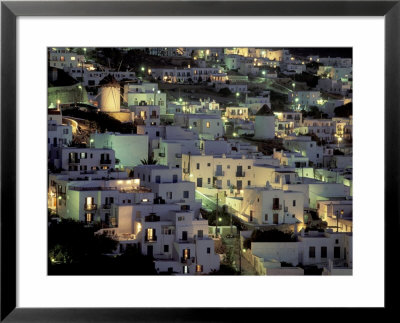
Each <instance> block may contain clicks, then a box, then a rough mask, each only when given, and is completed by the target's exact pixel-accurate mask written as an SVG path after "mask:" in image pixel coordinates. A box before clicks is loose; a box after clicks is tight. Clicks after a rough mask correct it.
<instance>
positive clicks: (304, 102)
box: [288, 91, 321, 109]
mask: <svg viewBox="0 0 400 323" xmlns="http://www.w3.org/2000/svg"><path fill="white" fill-rule="evenodd" d="M288 100H289V103H291V104H292V105H294V106H295V107H296V108H305V109H307V108H308V107H310V106H318V104H319V102H321V101H320V100H321V93H320V92H319V91H293V92H289V94H288Z"/></svg>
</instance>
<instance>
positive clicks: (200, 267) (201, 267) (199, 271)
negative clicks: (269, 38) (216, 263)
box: [196, 265, 203, 273]
mask: <svg viewBox="0 0 400 323" xmlns="http://www.w3.org/2000/svg"><path fill="white" fill-rule="evenodd" d="M201 272H203V266H202V265H196V273H201Z"/></svg>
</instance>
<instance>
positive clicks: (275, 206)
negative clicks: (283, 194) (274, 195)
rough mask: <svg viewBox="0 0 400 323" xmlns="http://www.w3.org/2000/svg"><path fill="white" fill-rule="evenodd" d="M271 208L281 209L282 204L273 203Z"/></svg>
mask: <svg viewBox="0 0 400 323" xmlns="http://www.w3.org/2000/svg"><path fill="white" fill-rule="evenodd" d="M272 209H273V210H282V204H279V205H273V206H272Z"/></svg>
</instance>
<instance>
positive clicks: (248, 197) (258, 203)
mask: <svg viewBox="0 0 400 323" xmlns="http://www.w3.org/2000/svg"><path fill="white" fill-rule="evenodd" d="M226 203H227V205H228V206H229V207H231V208H232V209H233V210H235V215H236V216H237V217H238V218H240V219H241V220H242V221H244V222H245V223H249V224H253V225H256V226H270V225H280V224H294V223H299V222H303V216H304V195H303V193H302V192H295V191H283V190H279V189H272V188H271V187H248V188H245V189H244V193H243V198H238V197H232V198H227V199H226Z"/></svg>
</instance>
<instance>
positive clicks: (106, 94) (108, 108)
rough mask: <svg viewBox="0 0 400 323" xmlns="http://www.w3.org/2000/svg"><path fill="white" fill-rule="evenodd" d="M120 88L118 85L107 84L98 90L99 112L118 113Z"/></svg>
mask: <svg viewBox="0 0 400 323" xmlns="http://www.w3.org/2000/svg"><path fill="white" fill-rule="evenodd" d="M120 105H121V99H120V88H119V84H118V83H114V82H113V83H108V84H105V85H103V86H102V87H101V89H100V111H101V112H120Z"/></svg>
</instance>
